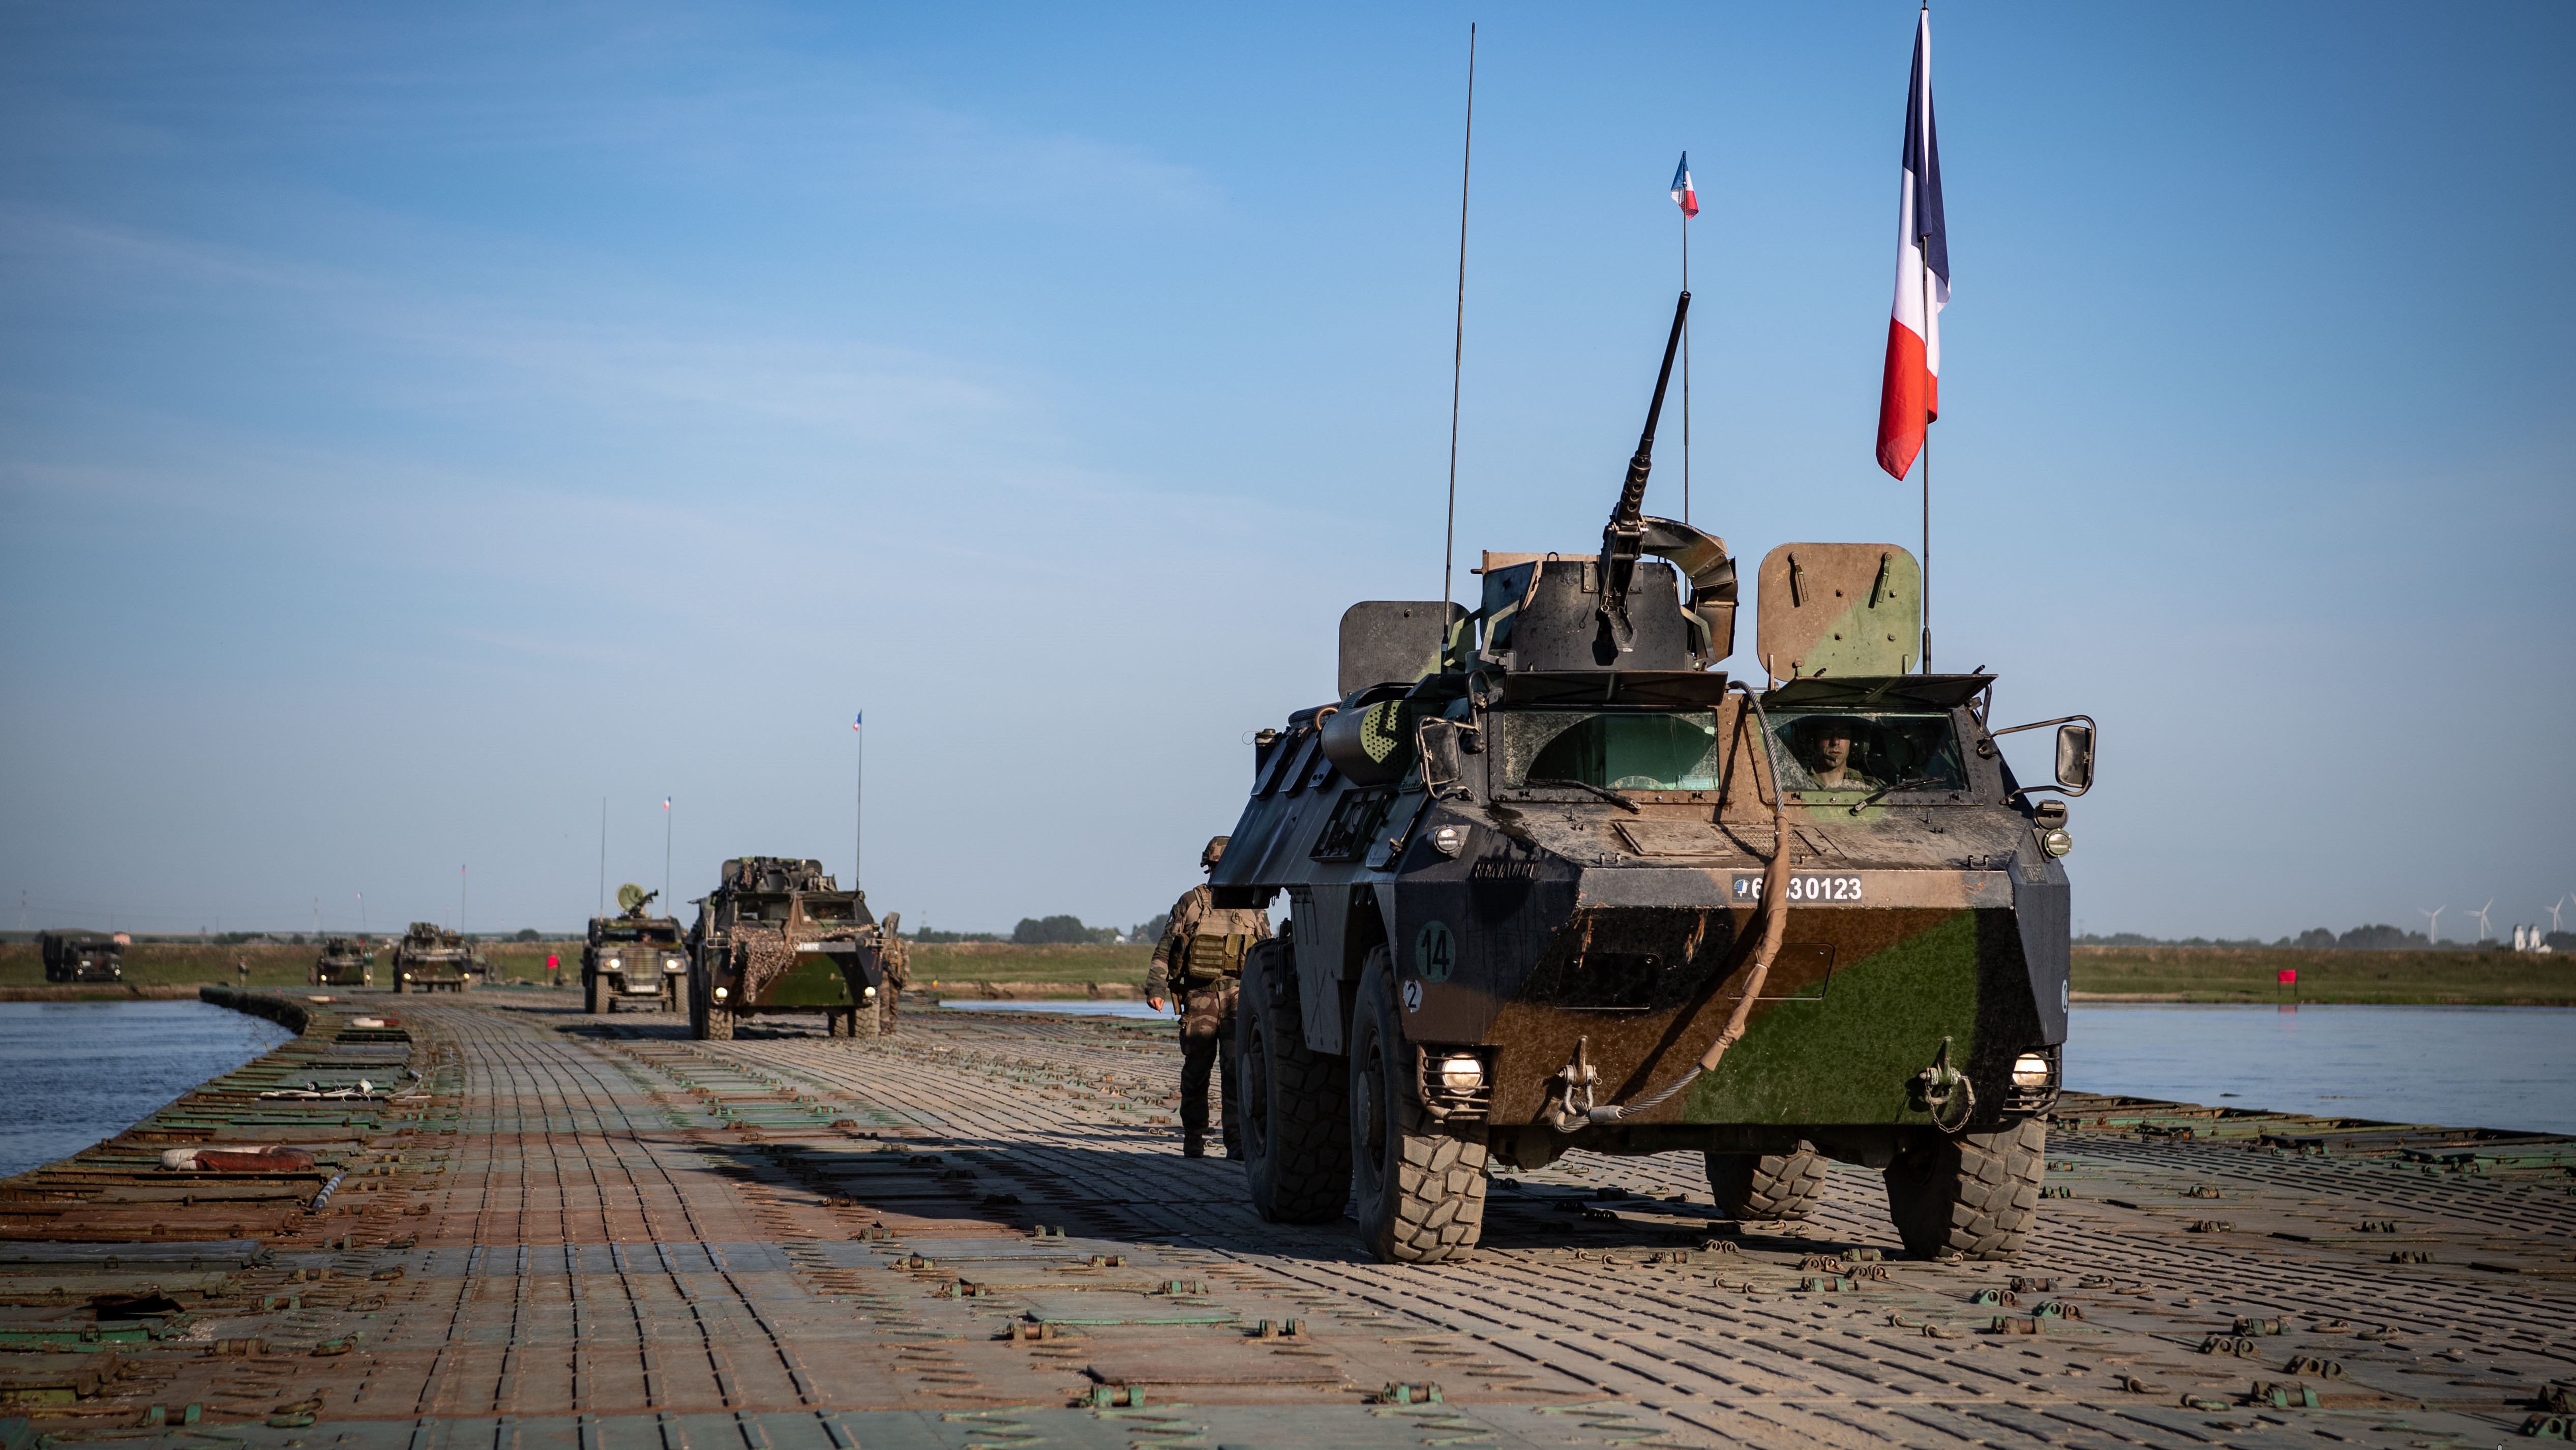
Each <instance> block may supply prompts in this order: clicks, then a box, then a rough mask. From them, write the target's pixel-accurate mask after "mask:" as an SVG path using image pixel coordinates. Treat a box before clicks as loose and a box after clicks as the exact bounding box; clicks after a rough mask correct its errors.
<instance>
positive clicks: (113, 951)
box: [36, 929, 125, 982]
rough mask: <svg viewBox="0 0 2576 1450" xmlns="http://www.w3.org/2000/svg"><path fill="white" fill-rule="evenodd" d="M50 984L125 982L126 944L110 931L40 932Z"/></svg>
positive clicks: (41, 946)
mask: <svg viewBox="0 0 2576 1450" xmlns="http://www.w3.org/2000/svg"><path fill="white" fill-rule="evenodd" d="M36 941H37V943H38V947H39V950H41V951H42V952H43V954H44V958H45V980H46V981H48V982H122V981H124V980H125V943H123V942H121V941H118V940H117V939H116V937H115V935H114V934H113V933H111V932H104V931H77V930H68V929H66V930H58V931H46V932H38V933H37V934H36Z"/></svg>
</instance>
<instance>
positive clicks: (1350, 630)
mask: <svg viewBox="0 0 2576 1450" xmlns="http://www.w3.org/2000/svg"><path fill="white" fill-rule="evenodd" d="M1686 302H1687V298H1685V303H1686ZM1679 327H1680V315H1679V313H1678V312H1677V313H1676V316H1675V319H1674V328H1675V335H1676V336H1678V333H1679ZM1671 366H1672V354H1671V351H1670V349H1669V347H1668V348H1667V351H1666V353H1665V357H1664V369H1665V375H1666V376H1669V374H1670V370H1671ZM1663 390H1664V384H1663V381H1662V380H1661V379H1659V380H1658V381H1657V383H1656V387H1655V403H1654V405H1653V406H1652V407H1650V409H1649V412H1648V416H1647V425H1646V430H1645V434H1644V436H1643V438H1642V439H1641V440H1640V442H1639V444H1638V448H1637V452H1636V454H1635V456H1634V457H1633V458H1632V460H1631V461H1630V465H1629V472H1628V478H1627V482H1626V486H1625V487H1624V489H1623V490H1622V491H1621V494H1620V497H1619V502H1618V506H1617V507H1616V508H1615V509H1614V510H1613V512H1612V514H1611V518H1610V523H1609V526H1608V528H1607V529H1606V530H1605V531H1604V533H1603V535H1602V540H1601V547H1600V552H1599V553H1597V554H1569V553H1547V554H1494V553H1488V554H1487V555H1485V558H1484V568H1483V569H1482V571H1481V573H1482V575H1483V582H1484V590H1483V599H1482V602H1481V605H1480V607H1478V608H1477V609H1476V610H1475V611H1474V612H1473V613H1468V612H1466V611H1464V610H1463V609H1461V608H1459V607H1458V606H1455V605H1450V604H1445V603H1436V602H1435V603H1403V602H1371V603H1363V604H1359V605H1355V606H1353V607H1352V608H1351V609H1350V611H1349V612H1348V613H1346V614H1345V615H1344V616H1343V618H1342V625H1341V671H1340V673H1341V678H1340V686H1339V687H1340V698H1339V699H1337V700H1335V701H1332V702H1329V703H1325V704H1321V705H1318V706H1315V707H1313V708H1311V709H1306V710H1300V711H1298V712H1297V713H1295V714H1293V715H1291V716H1290V717H1289V718H1288V720H1287V723H1286V726H1285V728H1282V729H1278V730H1265V731H1262V732H1261V733H1260V735H1259V736H1258V737H1257V743H1256V746H1255V756H1254V771H1253V782H1252V793H1251V799H1250V800H1249V802H1248V803H1247V804H1246V805H1245V807H1244V810H1243V814H1242V817H1241V819H1240V820H1239V821H1238V822H1237V824H1236V825H1235V827H1234V831H1233V840H1232V844H1231V846H1230V847H1229V849H1228V850H1227V852H1226V854H1225V859H1224V860H1223V862H1222V863H1220V864H1219V865H1218V867H1217V868H1216V871H1215V873H1214V875H1213V878H1212V881H1213V884H1214V886H1215V887H1216V890H1217V895H1218V904H1220V905H1236V906H1260V905H1264V904H1268V903H1271V902H1272V901H1274V900H1275V899H1276V898H1277V897H1278V896H1279V895H1280V894H1282V893H1284V894H1285V895H1286V897H1287V901H1288V911H1289V918H1290V929H1289V931H1288V932H1287V933H1285V934H1284V935H1283V936H1282V937H1281V938H1280V939H1279V940H1277V941H1275V942H1270V943H1265V944H1263V945H1262V946H1260V947H1258V948H1256V949H1255V950H1254V951H1253V953H1252V954H1251V955H1250V957H1249V958H1248V959H1247V961H1246V963H1245V966H1244V976H1243V986H1242V1008H1241V1012H1240V1015H1239V1017H1238V1019H1237V1020H1238V1023H1239V1031H1238V1037H1237V1043H1238V1050H1239V1052H1240V1053H1241V1064H1240V1070H1241V1080H1242V1083H1243V1091H1244V1103H1243V1108H1242V1112H1243V1119H1244V1139H1245V1146H1246V1149H1247V1150H1248V1152H1247V1156H1248V1159H1249V1161H1248V1164H1247V1168H1248V1173H1247V1178H1248V1181H1249V1184H1250V1188H1251V1193H1252V1197H1253V1200H1254V1203H1255V1205H1256V1206H1257V1207H1258V1208H1259V1210H1260V1211H1261V1212H1262V1213H1263V1214H1264V1216H1266V1217H1269V1218H1271V1219H1274V1220H1280V1221H1288V1222H1326V1221H1330V1220H1332V1219H1334V1218H1336V1217H1338V1216H1339V1215H1340V1214H1341V1212H1342V1210H1343V1205H1344V1203H1345V1201H1346V1198H1355V1199H1356V1202H1357V1216H1358V1219H1359V1224H1360V1232H1361V1235H1362V1237H1363V1239H1364V1240H1365V1241H1366V1243H1367V1244H1368V1246H1369V1247H1370V1248H1371V1249H1372V1250H1373V1251H1375V1252H1376V1253H1377V1254H1378V1255H1379V1256H1380V1257H1383V1258H1386V1259H1389V1260H1395V1261H1406V1262H1434V1261H1440V1260H1445V1259H1451V1258H1456V1257H1459V1256H1461V1255H1463V1254H1465V1253H1467V1252H1468V1251H1469V1250H1471V1249H1473V1248H1474V1247H1475V1244H1476V1241H1477V1237H1478V1235H1479V1233H1480V1232H1481V1228H1482V1215H1483V1210H1484V1194H1485V1181H1486V1179H1485V1175H1486V1169H1487V1165H1488V1164H1489V1163H1491V1162H1494V1160H1500V1161H1499V1163H1495V1167H1496V1168H1497V1170H1498V1171H1500V1170H1502V1169H1504V1168H1506V1167H1507V1166H1518V1167H1521V1168H1525V1169H1527V1168H1536V1167H1539V1166H1542V1165H1544V1164H1547V1163H1549V1162H1550V1161H1552V1160H1554V1159H1555V1158H1556V1157H1558V1156H1559V1155H1560V1154H1562V1153H1564V1152H1566V1151H1567V1150H1568V1149H1570V1148H1578V1147H1579V1148H1585V1149H1590V1150H1593V1151H1596V1152H1603V1153H1614V1154H1645V1153H1664V1152H1692V1153H1700V1154H1704V1155H1706V1161H1707V1171H1708V1177H1709V1184H1710V1187H1711V1189H1712V1190H1713V1192H1714V1195H1715V1198H1716V1200H1717V1203H1718V1206H1719V1210H1720V1212H1721V1213H1723V1214H1725V1215H1727V1216H1729V1217H1733V1218H1739V1219H1762V1218H1796V1217H1800V1216H1802V1215H1803V1214H1804V1213H1805V1212H1806V1210H1807V1207H1808V1205H1809V1204H1810V1203H1811V1202H1812V1201H1813V1200H1814V1198H1815V1196H1816V1195H1817V1193H1818V1192H1819V1191H1820V1189H1821V1187H1822V1185H1823V1178H1824V1162H1825V1160H1828V1159H1831V1160H1834V1161H1839V1162H1844V1163H1852V1164H1860V1165H1865V1166H1868V1167H1871V1168H1877V1169H1882V1170H1884V1175H1885V1180H1886V1190H1887V1197H1888V1207H1889V1211H1890V1214H1891V1216H1892V1217H1893V1218H1894V1220H1895V1224H1896V1228H1897V1231H1898V1234H1899V1236H1900V1237H1901V1238H1902V1240H1903V1242H1904V1244H1905V1246H1906V1248H1907V1249H1908V1250H1909V1251H1911V1252H1913V1253H1915V1254H1918V1255H1940V1254H1948V1253H1958V1254H1964V1255H1968V1256H1970V1257H1976V1258H2006V1257H2009V1256H2011V1255H2012V1254H2013V1253H2014V1252H2015V1251H2016V1250H2017V1249H2018V1248H2019V1246H2020V1244H2021V1242H2022V1239H2023V1236H2024V1234H2025V1233H2026V1232H2027V1231H2028V1229H2029V1227H2030V1224H2031V1221H2032V1218H2033V1216H2034V1215H2035V1213H2036V1211H2037V1209H2038V1205H2039V1188H2040V1175H2041V1169H2042V1166H2043V1161H2044V1160H2043V1156H2042V1155H2043V1151H2044V1148H2045V1141H2046V1121H2045V1119H2044V1117H2043V1116H2042V1114H2043V1113H2044V1111H2045V1110H2046V1109H2047V1108H2048V1107H2049V1105H2050V1104H2051V1102H2052V1101H2053V1100H2054V1098H2055V1095H2056V1093H2057V1090H2058V1075H2059V1047H2060V1044H2062V1043H2063V1042H2064V1041H2065V1038H2066V981H2067V978H2066V971H2067V881H2066V875H2065V872H2064V871H2063V869H2062V868H2061V867H2060V865H2059V862H2058V859H2057V858H2058V857H2060V856H2062V855H2063V854H2064V853H2065V852H2066V850H2067V849H2068V848H2069V845H2070V844H2071V843H2070V842H2069V840H2068V838H2067V836H2066V834H2065V833H2064V831H2063V830H2061V829H2060V826H2061V825H2062V823H2063V821H2064V819H2065V807H2064V805H2063V804H2062V803H2061V802H2057V801H2050V802H2046V803H2038V802H2034V801H2033V800H2032V798H2031V795H2032V788H2031V787H2025V786H2023V785H2022V784H2021V783H2020V782H2019V781H2018V780H2017V779H2016V778H2015V776H2014V774H2013V772H2012V770H2011V768H2010V767H2009V766H2007V765H2006V763H2005V761H2004V759H2003V756H2002V753H2001V751H2000V750H1999V749H1998V748H1997V744H1996V740H1997V737H1998V736H2000V735H2004V734H2007V733H2009V732H2008V731H2005V730H1998V729H1996V728H1994V727H1993V726H1992V725H1991V724H1990V723H1989V715H1988V709H1989V705H1990V702H1991V699H1992V691H1993V689H1994V677H1993V676H1990V675H1987V674H1983V673H1978V674H1969V675H1937V674H1925V673H1919V672H1916V673H1909V671H1912V670H1914V669H1915V668H1916V666H1917V663H1918V661H1917V657H1916V651H1917V649H1918V648H1919V645H1918V643H1917V641H1918V640H1919V639H1920V637H1921V628H1922V624H1921V607H1922V583H1921V571H1920V570H1919V568H1918V567H1917V565H1916V563H1915V560H1914V558H1913V557H1912V556H1911V555H1910V554H1908V553H1907V552H1906V551H1905V550H1904V549H1902V548H1899V547H1897V546H1895V545H1893V544H1791V545H1785V546H1783V547H1782V548H1780V549H1777V550H1774V551H1773V552H1772V553H1771V555H1770V556H1769V557H1768V558H1767V559H1765V560H1764V562H1763V564H1762V567H1761V570H1760V574H1759V590H1760V598H1759V605H1760V613H1759V618H1758V632H1757V636H1756V639H1757V643H1756V654H1757V658H1756V660H1755V661H1753V662H1751V667H1750V669H1749V670H1748V673H1749V674H1750V675H1751V676H1752V681H1760V682H1761V683H1760V684H1758V685H1757V684H1755V683H1753V682H1752V681H1747V680H1736V679H1731V678H1730V677H1729V676H1728V675H1727V674H1726V673H1725V672H1724V671H1723V670H1721V669H1720V668H1719V665H1720V664H1721V662H1723V661H1725V660H1726V659H1727V658H1728V657H1729V656H1730V654H1731V653H1732V651H1733V648H1734V636H1735V609H1736V589H1737V584H1736V565H1735V560H1734V559H1733V557H1732V556H1730V555H1729V554H1728V552H1727V550H1726V546H1725V544H1724V542H1723V541H1721V540H1719V539H1717V538H1714V537H1712V536H1710V535H1707V534H1703V533H1701V532H1699V531H1698V530H1696V529H1693V528H1691V527H1689V526H1687V525H1684V524H1679V523H1675V522H1673V521H1671V520H1669V519H1657V518H1649V517H1646V516H1644V514H1643V512H1642V504H1643V501H1644V495H1645V483H1646V474H1647V469H1648V465H1649V461H1650V457H1651V445H1652V441H1653V437H1654V418H1655V414H1656V412H1657V411H1659V410H1660V407H1661V403H1662V398H1663ZM1765 666H1767V667H1768V669H1767V672H1766V670H1765ZM2043 723H2047V724H2062V725H2064V726H2065V727H2066V728H2065V729H2064V730H2063V731H2062V732H2061V734H2060V736H2059V739H2058V753H2057V762H2058V772H2059V780H2058V783H2057V784H2056V785H2055V786H2051V787H2039V789H2055V790H2059V791H2062V792H2063V793H2065V794H2069V795H2072V794H2080V793H2081V792H2082V791H2083V790H2084V789H2085V787H2086V785H2087V783H2088V782H2089V780H2090V778H2091V773H2092V730H2091V725H2090V722H2089V721H2082V720H2081V719H2080V718H2070V719H2069V720H2067V721H2062V722H2061V721H2049V722H2043ZM2016 728H2024V729H2028V728H2036V727H2027V726H2025V727H2016Z"/></svg>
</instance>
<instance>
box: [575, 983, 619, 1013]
mask: <svg viewBox="0 0 2576 1450" xmlns="http://www.w3.org/2000/svg"><path fill="white" fill-rule="evenodd" d="M582 985H583V986H585V987H588V988H589V989H590V992H589V996H590V1001H589V1003H588V1005H589V1007H590V1010H591V1011H592V1012H593V1013H594V1014H596V1013H602V1012H614V1011H616V1010H617V1004H616V1003H614V1002H612V1001H610V1000H609V998H608V980H607V979H606V978H605V977H598V976H593V977H591V978H589V979H588V980H586V981H584V982H583V983H582Z"/></svg>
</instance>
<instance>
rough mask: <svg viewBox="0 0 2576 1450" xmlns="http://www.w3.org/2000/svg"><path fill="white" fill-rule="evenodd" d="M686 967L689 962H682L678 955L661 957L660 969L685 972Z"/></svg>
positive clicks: (687, 967)
mask: <svg viewBox="0 0 2576 1450" xmlns="http://www.w3.org/2000/svg"><path fill="white" fill-rule="evenodd" d="M688 969H689V964H688V963H686V962H684V961H681V960H680V959H679V958H678V957H664V958H663V959H662V970H663V971H666V972H685V971H687V970H688Z"/></svg>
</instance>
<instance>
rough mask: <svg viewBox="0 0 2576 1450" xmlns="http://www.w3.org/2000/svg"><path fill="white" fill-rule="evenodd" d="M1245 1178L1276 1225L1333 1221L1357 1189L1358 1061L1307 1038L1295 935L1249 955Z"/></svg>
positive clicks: (1243, 1003)
mask: <svg viewBox="0 0 2576 1450" xmlns="http://www.w3.org/2000/svg"><path fill="white" fill-rule="evenodd" d="M1234 1052H1235V1084H1236V1086H1238V1087H1240V1088H1241V1089H1242V1090H1243V1103H1242V1108H1241V1111H1240V1112H1239V1113H1238V1115H1237V1120H1238V1121H1239V1122H1240V1123H1241V1125H1242V1129H1243V1170H1244V1178H1245V1180H1246V1181H1247V1182H1248V1183H1249V1184H1250V1186H1251V1189H1252V1207H1253V1209H1254V1211H1256V1212H1258V1213H1259V1214H1260V1215H1261V1216H1262V1217H1263V1218H1265V1219H1268V1220H1269V1221H1270V1222H1272V1223H1330V1222H1332V1221H1333V1220H1334V1219H1337V1218H1339V1217H1341V1216H1342V1205H1343V1204H1345V1203H1348V1202H1349V1201H1350V1197H1351V1118H1350V1111H1349V1106H1348V1100H1349V1093H1350V1081H1349V1075H1350V1064H1349V1062H1348V1061H1347V1060H1345V1059H1343V1058H1339V1057H1335V1056H1333V1055H1332V1054H1330V1053H1324V1052H1317V1051H1315V1050H1314V1049H1312V1048H1310V1047H1308V1046H1307V1045H1306V1027H1305V1023H1304V1021H1303V1020H1302V1018H1301V1016H1300V1013H1299V1008H1298V1001H1297V965H1296V958H1295V957H1294V956H1292V955H1291V954H1290V948H1289V945H1288V944H1287V943H1286V942H1279V941H1269V942H1263V943H1261V944H1259V945H1257V946H1255V947H1254V948H1253V949H1252V951H1251V953H1250V955H1248V956H1246V957H1245V958H1244V961H1243V987H1242V991H1241V994H1240V997H1239V999H1238V1001H1237V1003H1236V1006H1235V1015H1234Z"/></svg>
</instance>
